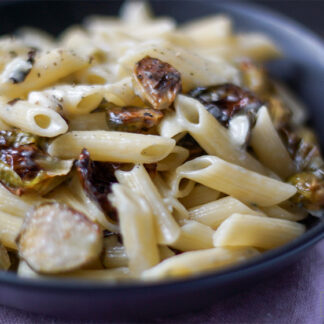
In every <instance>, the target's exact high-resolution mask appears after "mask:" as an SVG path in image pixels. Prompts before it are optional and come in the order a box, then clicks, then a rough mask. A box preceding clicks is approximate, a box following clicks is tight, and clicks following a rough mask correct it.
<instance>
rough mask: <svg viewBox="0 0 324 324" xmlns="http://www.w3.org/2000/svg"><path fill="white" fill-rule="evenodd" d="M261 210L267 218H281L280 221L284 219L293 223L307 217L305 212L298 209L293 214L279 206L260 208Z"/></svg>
mask: <svg viewBox="0 0 324 324" xmlns="http://www.w3.org/2000/svg"><path fill="white" fill-rule="evenodd" d="M261 209H262V211H263V212H265V213H266V214H267V216H269V217H273V218H281V219H286V220H290V221H294V222H298V221H300V220H303V219H305V218H306V217H307V212H306V211H303V210H300V208H298V209H296V210H294V211H293V212H291V211H289V210H287V209H284V208H282V207H280V206H270V207H262V208H261Z"/></svg>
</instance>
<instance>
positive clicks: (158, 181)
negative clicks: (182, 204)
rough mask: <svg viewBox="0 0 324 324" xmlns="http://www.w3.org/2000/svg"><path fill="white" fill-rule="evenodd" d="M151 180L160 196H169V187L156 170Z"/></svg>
mask: <svg viewBox="0 0 324 324" xmlns="http://www.w3.org/2000/svg"><path fill="white" fill-rule="evenodd" d="M151 180H152V181H153V183H154V185H155V187H156V189H157V190H158V191H159V193H160V194H161V196H162V197H170V188H169V187H168V185H167V184H166V182H165V181H164V179H163V178H162V176H161V174H160V173H159V172H157V173H156V174H155V175H154V177H152V179H151Z"/></svg>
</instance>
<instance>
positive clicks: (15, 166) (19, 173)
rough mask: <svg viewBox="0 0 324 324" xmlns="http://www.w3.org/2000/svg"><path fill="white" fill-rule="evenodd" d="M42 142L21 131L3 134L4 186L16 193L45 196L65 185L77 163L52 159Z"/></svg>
mask: <svg viewBox="0 0 324 324" xmlns="http://www.w3.org/2000/svg"><path fill="white" fill-rule="evenodd" d="M42 141H43V140H42V139H41V138H39V137H37V136H34V135H31V134H28V133H24V132H21V131H17V130H14V131H0V182H1V183H2V184H3V185H4V186H5V187H6V188H7V189H8V190H9V191H11V192H12V193H14V194H16V195H19V196H20V195H22V194H24V193H26V192H31V191H36V192H38V193H39V194H41V195H44V194H46V193H48V192H49V191H51V190H52V189H53V188H54V187H55V186H57V185H58V184H59V183H61V182H62V181H63V180H64V179H65V176H66V175H67V174H68V173H69V172H70V170H71V168H72V165H73V161H72V160H69V161H68V160H67V161H62V160H59V159H58V158H54V157H51V156H49V155H48V154H47V153H46V152H45V151H44V150H43V148H42V144H43V143H42Z"/></svg>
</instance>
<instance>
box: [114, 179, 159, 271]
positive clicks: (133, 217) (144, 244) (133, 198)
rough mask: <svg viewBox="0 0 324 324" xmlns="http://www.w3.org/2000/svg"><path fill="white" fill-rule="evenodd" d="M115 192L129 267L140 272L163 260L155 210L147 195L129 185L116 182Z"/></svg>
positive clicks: (115, 201) (115, 202) (115, 204)
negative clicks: (155, 221)
mask: <svg viewBox="0 0 324 324" xmlns="http://www.w3.org/2000/svg"><path fill="white" fill-rule="evenodd" d="M112 192H113V193H112V194H111V195H110V200H111V201H112V203H113V205H114V206H115V207H116V208H117V211H118V216H119V223H120V231H121V234H122V237H123V243H124V246H125V250H126V253H127V256H128V260H129V269H130V270H131V271H132V272H134V273H135V274H140V273H142V272H143V271H145V270H146V269H149V268H151V267H153V266H154V265H156V264H157V263H159V261H160V259H159V250H158V247H157V241H156V237H155V227H154V220H153V214H152V211H151V209H150V207H149V206H148V204H147V202H146V201H145V199H143V198H142V197H141V196H140V195H137V194H135V193H134V192H132V190H131V189H129V188H127V187H126V186H123V185H120V184H114V185H113V186H112Z"/></svg>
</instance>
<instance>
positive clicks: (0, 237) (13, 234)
mask: <svg viewBox="0 0 324 324" xmlns="http://www.w3.org/2000/svg"><path fill="white" fill-rule="evenodd" d="M22 223H23V219H22V218H20V217H15V216H13V215H11V214H8V213H5V212H2V211H1V212H0V224H1V226H0V242H1V243H2V244H3V245H4V246H5V247H6V248H9V249H12V250H17V244H16V238H17V236H18V234H19V232H20V228H21V226H22Z"/></svg>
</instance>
